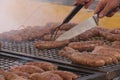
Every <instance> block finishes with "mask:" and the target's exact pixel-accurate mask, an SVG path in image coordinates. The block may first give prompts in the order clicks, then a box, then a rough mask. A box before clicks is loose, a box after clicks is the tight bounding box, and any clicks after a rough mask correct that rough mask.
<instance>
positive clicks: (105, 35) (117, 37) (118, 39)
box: [99, 31, 120, 41]
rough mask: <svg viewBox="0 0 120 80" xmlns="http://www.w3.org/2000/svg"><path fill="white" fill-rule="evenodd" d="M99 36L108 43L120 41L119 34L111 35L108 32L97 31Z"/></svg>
mask: <svg viewBox="0 0 120 80" xmlns="http://www.w3.org/2000/svg"><path fill="white" fill-rule="evenodd" d="M99 33H100V36H101V37H104V38H105V39H107V40H110V41H116V40H117V41H120V34H113V33H110V32H108V31H106V32H105V31H99Z"/></svg>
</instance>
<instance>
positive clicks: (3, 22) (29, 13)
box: [0, 0, 120, 32]
mask: <svg viewBox="0 0 120 80" xmlns="http://www.w3.org/2000/svg"><path fill="white" fill-rule="evenodd" d="M42 1H43V0H42ZM50 1H51V2H54V4H53V3H48V2H49V1H47V0H44V2H41V0H12V1H11V0H0V12H1V13H0V26H1V27H0V32H4V31H9V30H11V29H19V28H18V27H20V26H21V25H44V24H46V23H47V22H62V20H63V19H64V17H65V16H66V15H67V14H68V13H69V11H71V9H72V8H73V7H72V6H66V5H57V4H55V3H62V4H66V3H68V2H69V3H68V5H72V2H73V0H71V1H68V0H62V1H64V2H62V1H61V2H58V1H59V0H50ZM91 15H93V13H92V12H87V10H84V9H83V10H82V11H81V12H79V14H78V15H77V16H76V17H75V18H74V19H73V20H72V22H81V21H83V20H85V19H87V18H88V17H90V16H91ZM119 17H120V14H119V13H118V14H116V15H115V16H114V17H112V18H104V19H102V20H101V22H100V24H101V25H102V26H104V27H108V28H111V27H120V23H119V21H120V18H119Z"/></svg>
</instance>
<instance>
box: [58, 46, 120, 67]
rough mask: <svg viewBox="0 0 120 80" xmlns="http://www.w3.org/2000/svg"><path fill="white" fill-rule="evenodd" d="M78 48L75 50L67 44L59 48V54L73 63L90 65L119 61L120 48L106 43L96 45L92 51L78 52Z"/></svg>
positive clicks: (98, 65)
mask: <svg viewBox="0 0 120 80" xmlns="http://www.w3.org/2000/svg"><path fill="white" fill-rule="evenodd" d="M88 46H89V44H88ZM89 48H90V47H87V49H89ZM90 49H91V48H90ZM92 49H93V47H92ZM78 50H79V49H78ZM78 50H75V49H73V48H71V47H70V46H69V47H65V48H64V49H63V50H61V51H60V52H59V54H60V55H61V56H63V57H67V58H69V59H70V60H71V61H72V63H74V64H78V65H86V66H91V67H102V66H105V65H111V64H118V62H119V61H120V49H117V48H113V47H109V46H106V45H103V46H99V45H98V46H96V47H95V48H94V50H92V52H86V51H84V52H80V51H78Z"/></svg>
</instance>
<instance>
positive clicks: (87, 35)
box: [78, 27, 99, 40]
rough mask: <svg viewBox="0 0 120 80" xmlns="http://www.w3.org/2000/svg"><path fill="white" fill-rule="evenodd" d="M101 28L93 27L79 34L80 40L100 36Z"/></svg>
mask: <svg viewBox="0 0 120 80" xmlns="http://www.w3.org/2000/svg"><path fill="white" fill-rule="evenodd" d="M98 30H99V28H98V27H97V28H92V29H90V30H88V31H85V32H84V33H82V34H80V35H79V36H78V38H79V40H86V39H89V38H91V37H95V36H99V31H98Z"/></svg>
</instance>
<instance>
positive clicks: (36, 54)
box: [1, 37, 120, 79]
mask: <svg viewBox="0 0 120 80" xmlns="http://www.w3.org/2000/svg"><path fill="white" fill-rule="evenodd" d="M91 40H102V41H104V42H106V43H107V44H108V45H111V42H110V41H108V40H105V39H104V38H102V37H93V38H90V39H89V40H88V41H91ZM1 42H2V43H3V44H4V45H3V46H2V51H5V52H6V51H7V52H8V53H9V54H11V53H14V54H17V55H23V56H29V57H32V58H35V59H41V60H46V61H50V62H54V63H55V62H58V63H59V64H63V65H67V66H72V67H77V68H82V69H87V70H94V71H99V72H104V73H107V76H109V77H108V78H110V79H113V78H114V77H117V76H120V63H119V64H117V65H115V64H112V65H107V66H103V67H99V68H92V67H87V66H83V65H75V64H71V61H70V60H69V59H66V58H63V57H61V56H60V55H58V51H59V50H60V49H50V50H47V49H45V50H38V49H36V48H35V47H34V42H35V41H26V42H20V43H18V42H9V41H1Z"/></svg>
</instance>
